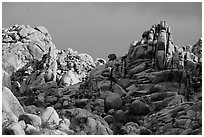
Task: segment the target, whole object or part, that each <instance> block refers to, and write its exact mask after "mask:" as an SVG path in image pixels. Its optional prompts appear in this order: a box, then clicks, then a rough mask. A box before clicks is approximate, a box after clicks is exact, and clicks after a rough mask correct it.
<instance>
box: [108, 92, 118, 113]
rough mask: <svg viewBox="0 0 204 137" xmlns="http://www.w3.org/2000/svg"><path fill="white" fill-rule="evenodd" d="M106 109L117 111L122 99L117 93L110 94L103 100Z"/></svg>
mask: <svg viewBox="0 0 204 137" xmlns="http://www.w3.org/2000/svg"><path fill="white" fill-rule="evenodd" d="M105 105H106V108H107V109H108V110H109V109H119V108H120V107H121V106H122V99H121V97H120V95H119V94H117V93H110V94H109V95H108V96H107V98H106V100H105Z"/></svg>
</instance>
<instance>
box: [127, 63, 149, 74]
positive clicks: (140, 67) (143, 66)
mask: <svg viewBox="0 0 204 137" xmlns="http://www.w3.org/2000/svg"><path fill="white" fill-rule="evenodd" d="M145 69H146V63H145V62H144V63H142V64H140V65H138V66H135V67H134V68H133V69H131V70H130V71H129V73H128V75H129V77H131V76H133V75H134V74H137V73H139V72H141V71H143V70H145Z"/></svg>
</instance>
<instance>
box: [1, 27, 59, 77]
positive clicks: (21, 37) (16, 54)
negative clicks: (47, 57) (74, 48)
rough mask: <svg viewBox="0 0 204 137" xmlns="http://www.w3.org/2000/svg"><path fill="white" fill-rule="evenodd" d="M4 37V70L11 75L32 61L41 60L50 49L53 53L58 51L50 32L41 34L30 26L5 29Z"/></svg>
mask: <svg viewBox="0 0 204 137" xmlns="http://www.w3.org/2000/svg"><path fill="white" fill-rule="evenodd" d="M45 30H46V29H45ZM45 32H46V33H45ZM2 36H3V37H2V38H3V39H2V62H3V68H4V69H5V70H6V71H7V72H8V73H9V74H11V73H12V72H15V71H17V70H18V69H20V68H22V67H23V66H24V65H25V64H27V63H28V62H29V61H31V60H34V59H37V60H41V58H42V56H43V54H44V53H47V52H48V50H49V48H50V47H51V48H52V49H53V51H54V50H55V49H56V48H55V46H54V44H53V43H52V42H51V36H50V35H49V33H48V31H43V32H41V31H39V29H33V28H32V27H30V26H24V25H21V26H19V25H15V26H13V27H10V28H8V29H3V30H2Z"/></svg>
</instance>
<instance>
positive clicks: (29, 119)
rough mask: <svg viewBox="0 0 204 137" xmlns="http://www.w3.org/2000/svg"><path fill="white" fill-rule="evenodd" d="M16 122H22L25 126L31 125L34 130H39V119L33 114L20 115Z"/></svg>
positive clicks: (40, 122)
mask: <svg viewBox="0 0 204 137" xmlns="http://www.w3.org/2000/svg"><path fill="white" fill-rule="evenodd" d="M18 120H19V121H20V120H24V121H25V123H26V124H30V125H33V126H34V127H36V128H39V127H40V126H41V124H42V121H41V119H40V117H39V116H37V115H34V114H22V115H20V116H19V118H18Z"/></svg>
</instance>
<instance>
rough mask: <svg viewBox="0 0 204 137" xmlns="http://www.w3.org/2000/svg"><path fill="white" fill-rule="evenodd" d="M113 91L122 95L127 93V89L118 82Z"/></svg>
mask: <svg viewBox="0 0 204 137" xmlns="http://www.w3.org/2000/svg"><path fill="white" fill-rule="evenodd" d="M112 91H113V93H117V94H119V95H120V96H124V95H125V94H126V91H125V90H124V89H123V88H122V87H121V86H119V85H118V84H114V85H113V87H112Z"/></svg>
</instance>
